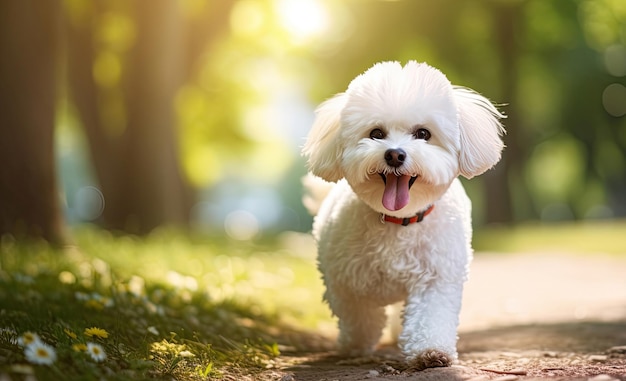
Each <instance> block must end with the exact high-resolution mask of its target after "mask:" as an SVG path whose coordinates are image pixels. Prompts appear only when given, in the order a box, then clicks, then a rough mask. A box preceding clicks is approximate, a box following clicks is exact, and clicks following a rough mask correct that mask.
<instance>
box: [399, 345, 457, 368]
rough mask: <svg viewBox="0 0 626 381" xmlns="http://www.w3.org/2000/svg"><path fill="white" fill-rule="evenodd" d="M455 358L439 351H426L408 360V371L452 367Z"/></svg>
mask: <svg viewBox="0 0 626 381" xmlns="http://www.w3.org/2000/svg"><path fill="white" fill-rule="evenodd" d="M452 361H453V358H452V356H450V355H449V354H447V353H444V352H442V351H440V350H437V349H428V350H425V351H423V352H421V353H419V354H417V355H416V356H411V357H409V358H408V360H407V363H408V364H407V365H408V366H409V368H408V369H407V370H415V371H419V370H424V369H426V368H438V367H446V366H450V365H452Z"/></svg>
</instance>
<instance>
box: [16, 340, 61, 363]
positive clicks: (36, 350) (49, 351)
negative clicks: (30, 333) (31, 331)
mask: <svg viewBox="0 0 626 381" xmlns="http://www.w3.org/2000/svg"><path fill="white" fill-rule="evenodd" d="M24 355H25V356H26V360H27V361H28V362H30V363H32V364H40V365H51V364H52V363H54V361H55V360H56V359H57V354H56V352H55V351H54V348H53V347H51V346H50V345H48V344H46V343H44V342H41V341H39V340H37V341H33V342H32V343H30V344H28V345H27V346H26V348H25V349H24Z"/></svg>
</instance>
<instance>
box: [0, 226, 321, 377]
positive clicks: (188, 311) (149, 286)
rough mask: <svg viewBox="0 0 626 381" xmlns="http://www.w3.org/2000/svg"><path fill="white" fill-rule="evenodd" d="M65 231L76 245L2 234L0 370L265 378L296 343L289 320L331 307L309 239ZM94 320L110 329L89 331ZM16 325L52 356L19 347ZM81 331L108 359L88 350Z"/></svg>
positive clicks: (313, 320)
mask: <svg viewBox="0 0 626 381" xmlns="http://www.w3.org/2000/svg"><path fill="white" fill-rule="evenodd" d="M75 238H76V242H77V244H78V246H77V247H80V249H78V248H71V249H65V250H55V249H52V248H50V247H49V246H46V245H45V244H41V243H39V244H37V243H31V244H18V243H16V242H13V241H12V240H11V239H9V238H6V237H5V238H4V239H3V240H2V243H1V246H0V250H1V255H0V376H1V375H2V374H9V375H10V376H12V377H14V378H17V379H20V378H23V377H26V376H27V375H29V374H33V375H34V376H35V377H36V378H37V379H39V380H46V379H64V380H74V379H76V380H78V379H80V380H91V379H93V380H97V379H102V378H106V379H117V380H139V379H181V380H182V379H184V380H205V379H207V378H208V379H263V374H264V373H263V372H267V369H271V368H272V367H274V366H275V361H276V357H277V356H278V355H279V353H280V350H281V349H284V348H289V346H291V347H293V346H297V345H298V344H301V343H297V342H296V343H294V342H293V339H290V338H292V337H295V336H297V335H296V334H300V333H301V332H298V331H296V330H294V329H293V328H291V327H292V326H293V325H294V323H295V322H298V326H299V329H300V330H303V329H306V328H312V329H313V328H318V327H317V326H316V325H317V324H319V322H320V321H323V320H324V319H326V320H328V319H329V316H328V315H329V314H328V312H327V310H326V308H325V307H324V306H323V304H322V302H321V300H320V299H321V297H320V296H321V293H322V291H321V281H320V280H319V276H318V274H317V270H316V268H315V261H314V256H313V253H312V252H311V250H312V247H311V245H310V244H309V243H307V242H303V243H302V244H299V243H298V240H297V239H296V240H293V239H292V240H285V242H284V243H273V244H271V245H270V246H271V250H269V249H264V248H263V247H262V246H253V245H243V244H236V245H235V244H232V243H229V242H227V241H223V242H219V243H210V242H202V241H199V240H198V241H196V242H194V240H193V239H190V238H189V237H188V236H185V235H182V234H177V233H173V232H167V231H163V232H159V233H155V234H152V235H151V236H150V237H148V238H146V239H139V238H136V237H129V236H123V237H113V236H112V235H110V234H108V233H106V232H102V231H97V230H82V231H78V232H76V234H75ZM266 247H267V246H266ZM299 247H301V248H302V249H300V248H299ZM92 327H96V328H100V329H103V330H105V331H106V333H108V337H106V338H100V337H97V336H96V337H89V336H87V335H86V334H85V330H86V329H88V328H92ZM26 332H31V333H34V334H36V335H38V336H39V337H40V339H41V341H43V342H45V343H46V344H48V345H50V346H51V347H52V348H53V350H54V352H55V353H56V360H55V361H54V362H53V363H52V364H49V365H38V364H34V363H33V361H32V359H29V358H28V357H27V356H26V354H25V352H26V346H25V345H20V344H19V343H18V340H19V339H20V338H21V337H23V335H24V333H26ZM294 335H295V336H294ZM299 337H300V338H301V339H300V340H304V341H306V335H303V334H300V336H299ZM87 343H95V344H99V345H100V346H101V348H102V349H103V350H104V352H105V353H106V359H105V360H103V361H95V360H94V359H93V358H92V356H91V355H90V353H89V352H86V351H85V345H87ZM91 345H93V344H91Z"/></svg>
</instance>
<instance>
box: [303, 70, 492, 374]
mask: <svg viewBox="0 0 626 381" xmlns="http://www.w3.org/2000/svg"><path fill="white" fill-rule="evenodd" d="M502 117H504V116H503V115H502V114H501V113H500V112H498V110H497V109H496V108H495V107H494V106H493V105H492V104H491V103H490V102H489V100H487V99H486V98H484V97H483V96H481V95H479V94H477V93H475V92H474V91H472V90H470V89H467V88H462V87H455V86H453V85H452V84H451V83H450V82H449V81H448V79H447V78H446V76H445V75H444V74H443V73H441V72H440V71H439V70H437V69H435V68H433V67H431V66H429V65H427V64H425V63H417V62H414V61H410V62H408V63H407V64H406V65H405V66H404V67H403V66H402V65H400V64H399V63H398V62H382V63H378V64H376V65H374V66H373V67H372V68H370V69H369V70H367V71H366V72H365V73H363V74H362V75H359V76H358V77H356V78H355V79H354V80H353V81H352V82H351V83H350V85H349V86H348V89H347V90H346V91H345V92H344V93H340V94H338V95H336V96H335V97H333V98H331V99H329V100H328V101H326V102H324V103H323V104H322V105H321V106H320V107H319V108H318V109H317V111H316V119H315V122H314V124H313V127H312V129H311V132H310V133H309V136H308V138H307V141H306V143H305V146H304V148H303V154H304V155H305V156H307V157H308V165H309V169H310V171H311V172H312V173H313V175H315V176H318V177H321V178H322V179H324V180H326V181H329V182H336V183H337V184H335V185H333V186H332V189H330V191H329V193H328V195H327V196H326V197H325V199H324V200H323V202H322V204H321V206H320V208H319V212H318V214H317V216H316V217H315V222H314V224H313V235H314V237H315V239H316V241H317V245H318V255H319V269H320V271H321V272H322V275H323V279H324V283H325V286H326V293H325V295H324V298H325V300H326V301H327V302H328V304H329V305H330V308H331V310H332V312H333V313H334V315H336V316H337V317H338V318H339V330H340V334H339V347H340V350H341V351H342V353H343V354H346V355H350V356H366V355H368V354H370V353H371V352H372V351H373V349H374V346H375V345H376V344H377V342H378V340H379V338H380V336H381V332H382V329H383V328H384V326H385V322H386V316H385V310H384V307H385V306H386V305H388V304H392V303H395V302H398V301H404V303H405V307H404V314H403V324H402V332H401V334H400V336H399V338H398V342H399V345H400V347H401V349H402V351H403V353H404V355H405V357H406V360H407V362H408V364H409V365H410V366H411V367H412V368H415V369H424V368H428V367H436V366H449V365H450V364H451V363H452V362H453V361H454V360H455V359H456V358H457V351H456V341H457V332H456V330H457V326H458V321H459V311H460V308H461V297H462V292H463V283H464V282H465V280H466V279H467V276H468V267H469V263H470V261H471V258H472V248H471V235H472V228H471V217H470V212H471V204H470V201H469V199H468V197H467V195H466V194H465V191H464V189H463V187H462V185H461V183H460V181H459V180H458V179H457V177H458V176H459V175H462V176H464V177H466V178H471V177H474V176H476V175H479V174H481V173H483V172H485V171H486V170H487V169H489V168H491V167H492V166H494V165H495V164H496V163H497V162H498V161H499V160H500V155H501V151H502V149H503V143H502V140H501V138H500V137H501V135H502V134H503V133H504V129H503V127H502V125H501V124H500V118H502ZM313 188H315V186H313ZM312 191H313V193H315V191H316V189H312ZM318 193H319V192H318Z"/></svg>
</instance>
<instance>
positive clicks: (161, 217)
mask: <svg viewBox="0 0 626 381" xmlns="http://www.w3.org/2000/svg"><path fill="white" fill-rule="evenodd" d="M135 5H136V8H135V17H134V19H135V20H136V23H137V40H136V44H135V46H134V48H133V51H132V52H131V57H130V62H129V65H130V67H129V71H128V78H127V82H126V84H127V86H128V87H127V89H126V94H127V112H128V114H127V118H128V126H127V131H126V132H127V135H126V138H127V140H126V142H125V146H124V148H123V151H122V156H123V157H124V158H125V162H124V163H123V167H122V168H120V169H121V172H120V175H121V176H122V179H123V181H122V182H121V183H120V185H121V189H122V191H121V192H119V193H118V196H119V198H118V199H116V200H115V201H116V203H117V204H118V205H119V206H121V208H120V210H119V211H120V212H122V213H120V214H117V215H113V214H110V215H109V217H111V218H112V221H110V222H111V223H113V224H114V225H117V226H118V227H121V228H124V229H125V230H130V231H136V232H138V233H145V232H148V231H150V230H152V229H153V228H155V227H157V226H159V225H161V224H165V223H167V224H178V225H180V224H185V223H186V222H187V219H188V205H187V204H188V203H187V199H188V197H187V189H186V187H185V183H184V181H183V178H182V175H181V171H180V168H179V153H178V140H177V134H176V133H175V126H176V118H175V114H174V98H175V96H176V92H177V90H178V89H179V87H180V86H181V85H182V82H183V78H184V74H183V65H182V64H183V49H182V47H183V39H182V37H183V33H182V32H183V19H182V16H181V15H180V9H179V4H178V2H175V1H158V2H155V1H152V0H143V1H136V2H135Z"/></svg>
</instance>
